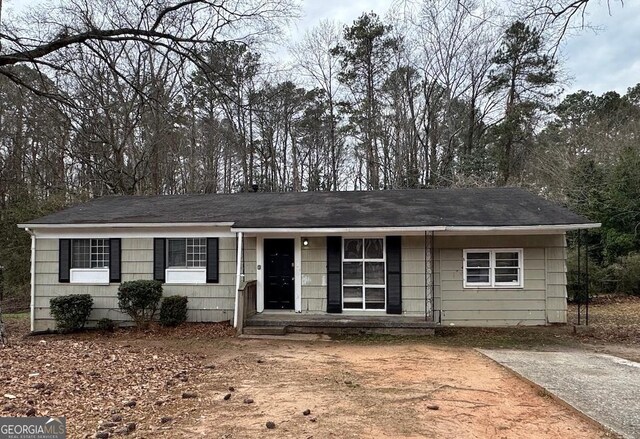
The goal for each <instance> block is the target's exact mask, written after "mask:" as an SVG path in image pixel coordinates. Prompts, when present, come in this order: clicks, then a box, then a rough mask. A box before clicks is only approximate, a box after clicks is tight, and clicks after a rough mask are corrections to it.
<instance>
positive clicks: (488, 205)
mask: <svg viewBox="0 0 640 439" xmlns="http://www.w3.org/2000/svg"><path fill="white" fill-rule="evenodd" d="M198 222H231V223H234V227H245V228H272V227H292V228H302V227H305V228H308V227H411V226H418V227H419V226H533V225H563V224H585V223H589V222H590V221H589V220H588V219H587V218H585V217H583V216H581V215H577V214H575V213H573V212H571V211H570V210H568V209H566V208H564V207H561V206H559V205H556V204H554V203H552V202H550V201H547V200H545V199H543V198H541V197H539V196H536V195H533V194H531V193H529V192H527V191H525V190H523V189H519V188H471V189H424V190H417V189H416V190H389V191H367V192H364V191H352V192H287V193H269V192H257V193H239V194H207V195H158V196H111V197H103V198H99V199H96V200H93V201H90V202H88V203H85V204H80V205H77V206H74V207H70V208H68V209H65V210H62V211H60V212H57V213H54V214H51V215H48V216H45V217H43V218H39V219H36V220H33V221H31V222H30V223H29V224H31V225H34V224H108V223H198Z"/></svg>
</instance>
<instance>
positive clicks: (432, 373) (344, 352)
mask: <svg viewBox="0 0 640 439" xmlns="http://www.w3.org/2000/svg"><path fill="white" fill-rule="evenodd" d="M234 344H235V345H236V346H235V347H234V348H232V349H230V350H229V351H227V353H226V355H225V357H226V358H221V359H220V360H221V361H220V362H219V363H220V367H218V368H216V369H215V370H214V373H213V376H211V377H210V378H209V380H210V382H209V385H208V386H206V385H205V386H204V387H203V388H202V389H201V390H200V392H201V393H202V395H203V398H202V400H201V406H200V410H199V413H198V416H195V417H193V418H192V419H189V420H188V421H187V422H184V423H183V424H182V425H181V427H180V429H179V431H180V433H181V434H183V435H184V437H193V436H196V435H201V436H202V437H228V438H231V437H233V438H236V437H237V438H240V437H267V436H271V437H291V438H311V437H313V438H324V437H340V438H358V437H366V438H369V437H415V438H424V437H427V438H436V437H437V438H558V437H562V438H597V437H607V434H606V433H604V432H603V431H602V430H600V429H599V428H597V427H595V426H594V425H593V424H591V423H588V422H586V421H585V420H583V419H582V418H580V417H579V416H578V415H576V414H575V413H574V412H573V411H572V410H570V409H567V408H565V407H562V406H560V405H558V404H557V403H556V402H554V401H553V400H551V399H550V398H548V397H546V396H545V395H543V394H538V393H537V391H536V390H534V389H533V388H532V387H531V386H529V385H527V384H525V383H524V382H522V381H521V380H519V379H518V378H516V377H514V376H513V375H512V374H511V373H509V372H507V371H506V370H504V369H502V368H500V367H498V366H496V365H495V364H494V363H492V362H491V361H489V360H487V359H486V358H484V357H483V356H481V355H480V354H478V353H477V352H475V351H473V350H470V349H467V348H445V347H434V346H425V345H423V344H417V343H408V344H405V343H402V344H391V345H382V346H380V345H372V344H369V345H358V344H353V343H334V342H313V343H304V342H287V341H264V340H243V341H238V342H237V344H236V343H234ZM228 386H233V387H234V388H235V391H234V392H233V393H232V396H231V398H230V399H229V400H224V399H223V395H225V394H226V393H227V387H228ZM205 388H208V390H207V391H206V392H205V391H204V389H205ZM205 395H206V396H205ZM247 398H250V399H252V400H253V401H254V402H253V403H251V404H246V403H245V399H247ZM435 406H437V410H433V409H434V408H436V407H435ZM305 409H310V410H311V414H310V415H308V416H304V415H303V414H302V413H303V411H304V410H305ZM268 421H273V422H274V423H275V424H276V429H274V430H272V431H268V430H267V429H266V427H265V424H266V422H268ZM177 432H178V431H176V430H174V432H173V433H174V434H175V433H177Z"/></svg>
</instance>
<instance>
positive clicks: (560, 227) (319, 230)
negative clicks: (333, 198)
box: [231, 223, 602, 234]
mask: <svg viewBox="0 0 640 439" xmlns="http://www.w3.org/2000/svg"><path fill="white" fill-rule="evenodd" d="M601 225H602V224H601V223H583V224H549V225H532V226H408V227H274V228H270V227H231V231H233V232H244V233H304V234H327V233H371V232H373V233H376V232H377V233H389V232H391V233H392V232H413V233H424V232H454V233H455V232H457V233H463V232H467V233H473V232H543V231H558V232H565V231H568V230H579V229H593V228H598V227H600V226H601Z"/></svg>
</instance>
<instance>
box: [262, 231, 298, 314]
mask: <svg viewBox="0 0 640 439" xmlns="http://www.w3.org/2000/svg"><path fill="white" fill-rule="evenodd" d="M293 249H294V240H293V239H265V240H264V307H265V309H294V295H295V292H294V270H293V265H294V250H293Z"/></svg>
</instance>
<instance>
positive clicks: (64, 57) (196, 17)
mask: <svg viewBox="0 0 640 439" xmlns="http://www.w3.org/2000/svg"><path fill="white" fill-rule="evenodd" d="M1 7H2V4H1V3H0V9H1ZM296 11H297V9H296V6H295V4H294V3H293V0H220V1H216V2H212V1H209V0H168V1H161V0H150V1H145V0H117V1H115V2H114V1H112V0H87V1H79V0H65V1H63V2H61V3H56V4H54V3H48V4H46V5H45V6H41V7H39V8H37V9H35V10H32V11H29V12H26V13H24V15H22V16H20V17H19V19H18V18H13V17H12V19H11V20H10V21H7V20H4V21H2V22H0V75H3V76H6V77H7V78H9V79H11V80H12V81H15V82H16V83H18V84H20V85H21V86H24V87H27V88H30V89H32V90H33V91H35V92H38V93H40V94H45V95H49V96H55V92H54V91H52V90H50V89H47V88H45V87H34V86H33V85H31V84H29V83H27V82H25V81H24V80H22V79H21V78H20V76H18V75H16V74H15V72H14V71H13V70H11V69H7V67H8V66H11V65H16V64H27V65H30V66H33V67H34V68H36V69H38V70H39V71H41V72H43V76H44V73H51V72H61V71H62V72H68V71H69V61H70V59H72V55H73V52H72V51H69V49H72V48H74V47H76V46H86V47H87V48H89V49H90V50H94V49H95V48H96V47H98V45H99V44H104V43H105V42H108V43H112V44H114V45H120V46H122V45H124V44H126V43H127V42H135V43H136V44H140V45H143V46H146V47H148V48H150V49H151V50H168V51H171V52H172V53H175V54H176V55H178V56H179V57H180V58H181V59H182V60H188V61H189V62H191V63H193V64H195V65H196V66H200V65H202V64H203V61H204V59H203V58H202V56H201V54H202V53H203V49H205V48H206V47H209V46H211V45H215V44H219V43H221V42H224V41H230V40H234V41H238V42H243V43H245V44H249V43H252V42H255V41H257V40H260V39H265V38H272V37H273V35H275V34H277V33H278V32H279V29H280V25H282V24H283V23H286V22H287V21H288V20H289V19H291V18H293V17H294V16H295V14H296ZM210 73H211V74H214V73H215V72H210ZM41 85H44V81H43V84H41ZM58 97H59V98H61V96H59V95H58Z"/></svg>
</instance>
